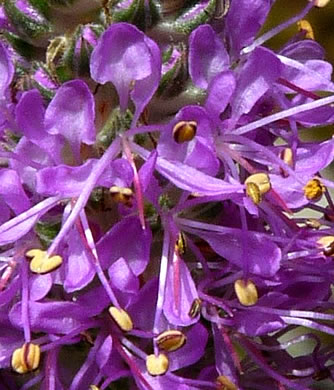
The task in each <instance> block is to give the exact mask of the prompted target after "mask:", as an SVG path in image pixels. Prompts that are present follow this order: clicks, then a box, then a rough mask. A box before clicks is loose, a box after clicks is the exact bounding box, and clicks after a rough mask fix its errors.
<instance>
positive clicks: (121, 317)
mask: <svg viewBox="0 0 334 390" xmlns="http://www.w3.org/2000/svg"><path fill="white" fill-rule="evenodd" d="M109 314H110V315H111V317H112V319H113V320H114V321H115V322H116V324H117V325H118V326H119V327H120V328H121V329H122V330H123V331H124V332H129V331H130V330H132V329H133V322H132V319H131V317H130V316H129V314H128V313H127V312H126V311H125V310H123V309H118V308H117V307H115V306H110V307H109Z"/></svg>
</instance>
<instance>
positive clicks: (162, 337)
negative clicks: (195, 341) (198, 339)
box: [156, 330, 187, 352]
mask: <svg viewBox="0 0 334 390" xmlns="http://www.w3.org/2000/svg"><path fill="white" fill-rule="evenodd" d="M186 340H187V338H186V336H185V335H184V334H183V333H182V332H180V331H179V330H166V331H165V332H162V333H160V334H159V336H158V337H157V339H156V341H157V345H158V347H159V349H162V350H164V351H167V352H172V351H176V350H177V349H179V348H181V347H182V346H183V345H184V344H185V342H186Z"/></svg>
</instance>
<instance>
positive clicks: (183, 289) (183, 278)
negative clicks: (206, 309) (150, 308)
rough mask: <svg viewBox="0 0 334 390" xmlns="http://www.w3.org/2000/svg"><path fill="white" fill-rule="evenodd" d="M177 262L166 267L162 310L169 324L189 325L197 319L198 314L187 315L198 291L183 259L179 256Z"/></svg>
mask: <svg viewBox="0 0 334 390" xmlns="http://www.w3.org/2000/svg"><path fill="white" fill-rule="evenodd" d="M174 256H177V255H176V254H175V255H174ZM177 262H178V265H177V266H174V261H173V265H170V266H169V268H168V273H167V282H166V289H165V299H164V304H163V310H164V314H165V317H166V318H167V320H168V322H170V323H171V324H173V325H180V326H189V325H191V324H194V323H195V322H197V321H198V316H197V317H195V318H192V317H190V316H189V311H190V309H191V305H192V303H193V302H194V300H195V299H197V298H198V293H197V289H196V286H195V283H194V281H193V279H192V277H191V274H190V271H189V270H188V267H187V266H186V264H185V263H184V261H183V260H182V259H181V258H179V259H178V261H177Z"/></svg>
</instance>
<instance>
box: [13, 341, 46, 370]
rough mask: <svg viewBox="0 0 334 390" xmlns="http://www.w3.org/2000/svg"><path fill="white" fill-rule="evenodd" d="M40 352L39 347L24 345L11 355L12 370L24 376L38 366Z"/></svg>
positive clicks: (31, 344)
mask: <svg viewBox="0 0 334 390" xmlns="http://www.w3.org/2000/svg"><path fill="white" fill-rule="evenodd" d="M40 356H41V350H40V347H39V345H36V344H33V343H25V344H23V346H22V348H18V349H15V351H14V352H13V355H12V368H13V370H14V371H15V372H17V373H18V374H26V373H27V372H29V371H33V370H36V368H37V367H38V366H39V361H40Z"/></svg>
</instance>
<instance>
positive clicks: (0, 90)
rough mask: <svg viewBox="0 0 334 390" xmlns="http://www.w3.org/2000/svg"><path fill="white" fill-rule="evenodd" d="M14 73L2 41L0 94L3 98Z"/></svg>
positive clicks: (0, 51) (0, 52)
mask: <svg viewBox="0 0 334 390" xmlns="http://www.w3.org/2000/svg"><path fill="white" fill-rule="evenodd" d="M13 75H14V65H13V63H12V61H11V59H10V56H9V53H8V51H7V49H6V48H5V46H4V45H3V43H1V42H0V94H1V98H3V97H4V96H3V95H4V93H5V91H6V89H7V88H8V86H9V84H10V83H11V82H12V79H13Z"/></svg>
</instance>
